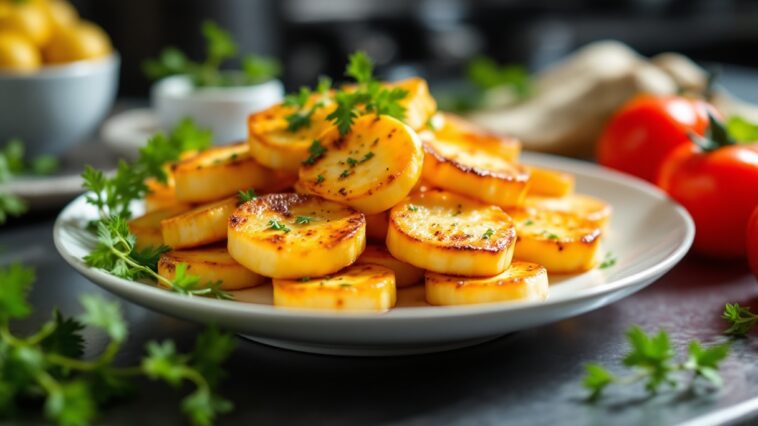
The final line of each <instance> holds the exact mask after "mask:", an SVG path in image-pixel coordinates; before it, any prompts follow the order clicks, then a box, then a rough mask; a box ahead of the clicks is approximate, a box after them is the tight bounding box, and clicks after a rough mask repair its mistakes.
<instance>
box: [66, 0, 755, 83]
mask: <svg viewBox="0 0 758 426" xmlns="http://www.w3.org/2000/svg"><path fill="white" fill-rule="evenodd" d="M72 3H73V4H74V5H75V6H76V7H77V8H78V9H79V11H80V14H81V15H82V17H84V18H86V19H89V20H92V21H95V22H98V23H99V24H100V25H101V26H102V27H104V28H105V30H106V31H107V32H108V33H109V35H110V36H111V38H112V40H113V44H114V46H115V47H116V49H117V50H118V51H119V52H120V53H121V55H122V58H123V62H122V64H123V65H122V70H121V85H120V89H119V94H120V95H121V96H129V97H143V96H146V95H147V94H148V91H149V87H150V83H149V81H148V80H147V79H146V78H145V76H144V74H143V73H142V71H141V69H140V64H141V62H142V61H143V60H144V59H145V58H148V57H154V56H156V55H157V54H158V53H159V52H160V50H161V49H162V48H163V47H165V46H167V45H172V46H176V47H179V48H181V49H183V50H185V51H186V52H188V53H189V55H190V56H192V57H195V58H200V57H202V52H203V49H204V47H203V46H204V44H203V41H202V38H201V34H200V32H199V31H198V27H199V24H200V22H202V21H203V20H205V19H208V18H211V19H214V20H216V21H217V22H218V23H219V24H220V25H221V26H222V27H225V28H227V29H228V30H229V31H231V32H232V33H233V34H234V36H235V38H236V40H237V41H238V42H239V44H240V46H241V50H242V51H248V52H255V53H261V54H268V55H273V56H275V57H277V58H279V59H280V60H281V62H282V63H283V65H284V70H285V74H284V75H283V80H284V82H285V85H286V87H287V88H288V89H292V88H296V87H298V86H299V85H302V84H313V83H314V82H315V80H316V78H317V76H319V75H322V74H324V75H331V76H339V75H340V74H341V72H342V70H343V67H344V62H345V58H346V57H347V55H348V53H350V52H352V51H355V50H356V49H363V50H365V51H367V52H368V53H369V54H370V55H371V56H372V57H373V58H374V59H375V61H376V62H377V65H378V67H379V71H380V73H381V74H383V75H384V76H385V77H394V76H398V77H399V76H404V75H406V74H410V73H415V74H421V75H423V76H426V77H428V78H430V79H431V81H432V82H434V81H435V80H439V79H445V78H448V77H451V76H460V75H461V74H462V72H463V71H462V70H463V69H464V67H465V64H466V63H467V62H468V61H469V60H470V59H471V58H473V57H475V56H477V55H482V54H483V55H487V56H490V57H492V58H493V59H495V60H496V61H498V62H500V63H516V64H523V65H525V66H526V67H527V68H528V69H530V70H539V69H543V68H544V67H545V66H547V65H548V64H550V63H553V62H555V61H557V60H558V59H559V58H561V57H563V56H565V55H566V54H567V53H569V52H571V51H573V50H575V49H576V48H577V47H579V46H582V45H584V44H586V43H588V42H591V41H595V40H599V39H606V38H613V39H617V40H619V41H623V42H625V43H627V44H629V45H630V46H631V47H632V48H634V49H636V50H637V51H638V52H640V53H642V54H644V55H654V54H657V53H660V52H665V51H677V52H680V53H683V54H685V55H687V56H689V57H691V58H693V59H694V60H696V61H699V62H720V63H728V64H738V65H746V66H758V55H755V51H756V47H757V46H758V1H753V0H565V1H557V0H555V1H549V0H503V1H497V0H480V1H465V0H420V1H409V0H361V1H355V0H281V1H277V0H214V1H210V0H130V1H122V2H114V1H108V2H104V1H101V0H73V1H72ZM390 64H391V67H390V66H389V65H390ZM230 65H231V64H230Z"/></svg>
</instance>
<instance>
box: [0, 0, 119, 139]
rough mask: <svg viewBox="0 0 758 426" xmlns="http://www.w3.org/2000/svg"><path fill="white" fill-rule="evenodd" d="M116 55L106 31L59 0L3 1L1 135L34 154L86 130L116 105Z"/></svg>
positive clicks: (0, 9) (0, 11)
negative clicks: (23, 144)
mask: <svg viewBox="0 0 758 426" xmlns="http://www.w3.org/2000/svg"><path fill="white" fill-rule="evenodd" d="M119 63H120V60H119V56H118V54H117V53H115V52H114V51H113V48H112V46H111V42H110V39H109V38H108V35H107V34H106V33H105V32H104V31H103V30H102V29H101V28H100V27H98V26H97V25H96V24H94V23H91V22H87V21H84V20H81V19H79V17H78V14H77V12H76V10H75V9H74V8H73V7H72V6H71V5H70V4H68V3H66V2H64V1H61V0H30V1H27V2H18V3H17V2H0V93H2V94H3V96H2V97H0V138H14V137H15V138H21V139H23V140H24V141H25V143H26V146H27V148H28V150H29V151H30V152H31V153H32V154H40V153H52V154H55V153H60V152H63V151H65V150H66V149H67V148H68V147H70V146H71V145H72V144H75V143H77V142H80V141H82V140H84V139H85V138H86V137H88V136H89V135H91V134H92V133H93V132H94V131H95V130H96V128H97V126H98V125H99V124H100V122H101V121H102V120H103V118H104V117H105V115H106V114H107V113H108V111H109V110H110V108H111V107H112V105H113V101H114V99H115V96H116V90H117V88H118V70H119Z"/></svg>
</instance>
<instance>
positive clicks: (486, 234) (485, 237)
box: [482, 228, 495, 240]
mask: <svg viewBox="0 0 758 426" xmlns="http://www.w3.org/2000/svg"><path fill="white" fill-rule="evenodd" d="M493 235H495V230H493V229H491V228H487V230H486V231H484V234H482V239H483V240H489V239H490V237H491V236H493Z"/></svg>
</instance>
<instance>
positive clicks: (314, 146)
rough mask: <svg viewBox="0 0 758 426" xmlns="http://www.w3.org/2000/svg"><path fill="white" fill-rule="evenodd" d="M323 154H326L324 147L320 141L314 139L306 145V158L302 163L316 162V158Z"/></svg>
mask: <svg viewBox="0 0 758 426" xmlns="http://www.w3.org/2000/svg"><path fill="white" fill-rule="evenodd" d="M324 154H326V148H325V147H324V146H323V145H321V141H319V140H318V139H314V140H313V142H311V146H310V147H308V158H306V159H305V161H303V164H305V165H308V166H310V165H313V164H316V160H318V159H319V158H321V157H322V156H323V155H324Z"/></svg>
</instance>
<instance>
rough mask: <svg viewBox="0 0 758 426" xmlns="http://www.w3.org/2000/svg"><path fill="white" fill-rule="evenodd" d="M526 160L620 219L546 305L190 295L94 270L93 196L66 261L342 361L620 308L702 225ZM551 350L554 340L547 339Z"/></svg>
mask: <svg viewBox="0 0 758 426" xmlns="http://www.w3.org/2000/svg"><path fill="white" fill-rule="evenodd" d="M523 159H524V162H525V163H527V164H534V165H538V166H543V167H548V168H553V169H557V170H564V171H567V172H570V173H573V174H575V175H576V179H577V189H578V191H580V192H583V193H586V194H591V195H594V196H597V197H600V198H602V199H604V200H607V201H608V202H609V203H610V204H611V205H612V206H613V218H612V220H611V224H610V230H609V233H608V235H607V237H606V239H605V240H604V242H603V244H604V246H605V247H604V248H605V250H608V251H612V252H613V253H614V254H615V255H616V256H617V258H618V263H617V264H616V265H615V266H613V267H611V268H608V269H595V270H592V271H589V272H587V273H584V274H578V275H565V276H560V275H556V276H552V277H551V286H550V287H551V288H550V296H549V297H548V299H547V301H544V302H535V301H525V302H511V303H508V302H504V303H490V304H482V305H465V306H429V305H427V304H426V303H425V302H424V287H423V286H416V287H410V288H408V289H401V290H400V291H399V292H398V307H397V308H396V309H393V310H391V311H389V312H387V313H382V314H367V313H346V312H330V311H313V310H298V309H286V308H277V307H274V306H271V303H272V294H271V293H272V291H271V286H270V285H264V286H261V287H256V288H253V289H248V290H240V291H237V292H234V294H235V299H236V301H221V300H211V299H205V298H202V297H195V298H192V297H187V296H182V295H179V294H176V293H170V292H168V291H165V290H162V289H159V288H157V287H154V286H151V285H147V284H142V283H136V282H131V281H126V280H123V279H121V278H117V277H114V276H113V275H109V274H108V273H106V272H105V271H102V270H98V269H94V268H90V267H87V266H86V265H85V264H84V262H83V261H82V258H83V257H84V256H85V255H86V254H87V253H89V252H90V251H91V250H92V248H93V246H94V244H95V241H94V237H93V235H92V234H91V233H90V232H88V231H87V224H88V223H89V220H90V219H93V218H95V217H97V211H96V209H95V208H93V207H92V206H91V205H87V204H86V202H85V200H84V196H81V197H79V198H77V199H76V200H75V201H73V202H72V203H71V204H69V206H68V207H66V208H65V209H63V211H62V212H61V214H60V216H58V220H57V221H56V223H55V229H54V231H53V233H54V238H55V246H56V248H57V249H58V251H59V252H60V254H61V255H62V256H63V258H64V259H65V260H66V262H68V263H69V264H70V265H71V266H73V267H74V268H76V269H77V270H78V271H79V272H81V273H82V274H83V275H84V276H86V277H87V278H89V279H90V280H92V281H93V282H94V283H96V284H97V285H99V286H101V287H103V288H105V289H107V290H109V291H111V292H113V293H115V294H117V295H119V296H121V297H123V298H124V299H126V300H129V301H131V302H134V303H137V304H140V305H143V306H146V307H148V308H150V309H154V310H156V311H158V312H163V313H166V314H170V315H174V316H176V317H179V318H184V319H187V320H191V321H198V322H208V323H216V324H218V325H220V326H222V327H224V328H227V329H229V330H234V331H237V332H239V333H242V334H244V335H246V336H247V337H249V338H251V339H253V340H256V341H259V342H262V343H266V344H269V345H273V346H279V347H282V348H287V349H294V350H300V351H305V352H314V353H323V354H339V355H401V354H410V353H423V352H435V351H441V350H446V349H452V348H455V347H461V346H466V345H471V344H474V343H477V342H481V341H484V340H487V339H492V338H494V337H496V336H500V335H502V334H505V333H509V332H512V331H517V330H522V329H525V328H529V327H535V326H538V325H541V324H547V323H550V322H553V321H558V320H561V319H564V318H569V317H572V316H574V315H579V314H581V313H584V312H587V311H591V310H593V309H597V308H599V307H601V306H605V305H607V304H609V303H613V302H615V301H617V300H619V299H621V298H623V297H626V296H628V295H630V294H632V293H634V292H635V291H638V290H640V289H642V288H644V287H645V286H647V285H648V284H650V283H652V282H653V281H655V280H656V279H658V278H659V277H660V276H661V275H663V274H664V273H666V271H668V270H669V269H671V268H672V267H673V266H674V265H675V264H676V263H677V262H678V261H679V260H680V259H681V258H682V256H684V255H685V253H687V250H688V249H689V247H690V245H691V244H692V239H693V237H694V235H695V228H694V226H693V224H692V219H691V218H690V216H689V215H688V214H687V212H686V211H685V210H684V209H683V208H682V207H681V206H679V205H677V204H676V203H675V202H673V201H671V200H670V199H669V198H668V197H667V196H666V195H665V194H664V193H663V192H661V191H660V190H659V189H657V188H655V187H653V186H652V185H650V184H648V183H646V182H644V181H642V180H640V179H636V178H633V177H630V176H627V175H623V174H621V173H618V172H614V171H611V170H608V169H603V168H601V167H598V166H595V165H592V164H589V163H584V162H579V161H575V160H568V159H562V158H558V157H553V156H548V155H539V154H531V153H525V154H524V157H523ZM546 344H547V343H546Z"/></svg>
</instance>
